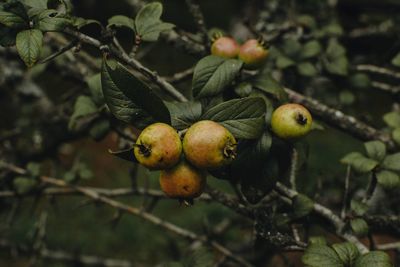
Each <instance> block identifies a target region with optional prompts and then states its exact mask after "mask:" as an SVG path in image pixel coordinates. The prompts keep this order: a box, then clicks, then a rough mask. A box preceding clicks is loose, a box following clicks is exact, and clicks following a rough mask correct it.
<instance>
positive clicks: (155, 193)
mask: <svg viewBox="0 0 400 267" xmlns="http://www.w3.org/2000/svg"><path fill="white" fill-rule="evenodd" d="M84 188H86V189H88V190H92V191H94V192H97V193H99V194H102V195H104V196H107V197H111V198H115V197H123V196H134V195H139V196H149V197H156V198H168V197H167V196H166V195H165V194H164V193H163V192H161V191H160V190H155V189H144V188H135V189H132V188H115V189H106V188H95V187H84ZM37 194H42V195H50V196H63V195H64V196H65V195H77V194H79V192H77V191H76V190H75V189H73V188H58V187H49V188H45V189H43V190H42V191H39V192H30V193H27V194H24V195H21V194H17V193H16V192H14V191H0V198H15V197H31V196H32V197H35V196H37ZM196 200H201V201H207V202H210V201H211V200H212V199H211V197H210V196H209V195H208V194H203V195H201V196H200V197H199V198H197V199H196Z"/></svg>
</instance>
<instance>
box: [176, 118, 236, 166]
mask: <svg viewBox="0 0 400 267" xmlns="http://www.w3.org/2000/svg"><path fill="white" fill-rule="evenodd" d="M236 144H237V143H236V140H235V137H234V136H233V135H232V134H231V133H230V132H229V131H228V130H227V129H226V128H225V127H224V126H222V125H221V124H219V123H216V122H214V121H209V120H204V121H199V122H196V123H195V124H193V125H192V126H191V127H190V128H189V129H188V131H187V132H186V134H185V136H184V138H183V152H184V154H185V157H186V159H187V160H188V161H189V162H190V163H192V164H193V165H194V166H196V167H198V168H200V169H216V168H218V167H222V166H224V165H227V164H229V163H231V162H232V161H233V160H234V158H235V157H236Z"/></svg>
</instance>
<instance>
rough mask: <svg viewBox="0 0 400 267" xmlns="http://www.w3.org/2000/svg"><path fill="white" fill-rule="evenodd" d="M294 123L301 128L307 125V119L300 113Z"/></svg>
mask: <svg viewBox="0 0 400 267" xmlns="http://www.w3.org/2000/svg"><path fill="white" fill-rule="evenodd" d="M296 121H297V123H298V124H300V125H302V126H304V125H306V124H307V118H306V117H305V116H304V115H303V114H301V113H297V115H296Z"/></svg>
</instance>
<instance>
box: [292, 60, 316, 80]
mask: <svg viewBox="0 0 400 267" xmlns="http://www.w3.org/2000/svg"><path fill="white" fill-rule="evenodd" d="M297 71H298V72H299V74H300V75H303V76H306V77H313V76H315V75H317V74H318V70H317V69H316V68H315V67H314V65H313V64H311V62H302V63H300V64H298V65H297Z"/></svg>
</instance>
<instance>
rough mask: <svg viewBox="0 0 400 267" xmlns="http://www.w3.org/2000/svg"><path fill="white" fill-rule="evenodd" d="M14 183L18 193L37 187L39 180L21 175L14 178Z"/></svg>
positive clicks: (24, 192)
mask: <svg viewBox="0 0 400 267" xmlns="http://www.w3.org/2000/svg"><path fill="white" fill-rule="evenodd" d="M13 185H14V188H15V191H16V192H17V193H18V194H26V193H29V192H30V191H32V190H33V189H34V188H35V186H36V185H37V181H36V180H35V179H33V178H29V177H23V176H19V177H15V178H14V180H13Z"/></svg>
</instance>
